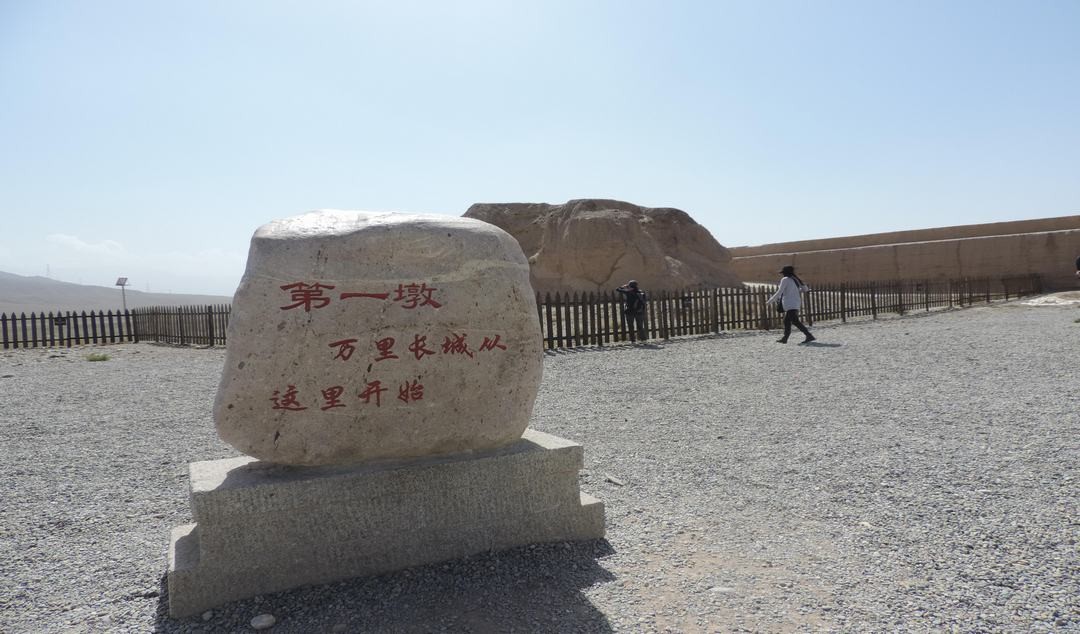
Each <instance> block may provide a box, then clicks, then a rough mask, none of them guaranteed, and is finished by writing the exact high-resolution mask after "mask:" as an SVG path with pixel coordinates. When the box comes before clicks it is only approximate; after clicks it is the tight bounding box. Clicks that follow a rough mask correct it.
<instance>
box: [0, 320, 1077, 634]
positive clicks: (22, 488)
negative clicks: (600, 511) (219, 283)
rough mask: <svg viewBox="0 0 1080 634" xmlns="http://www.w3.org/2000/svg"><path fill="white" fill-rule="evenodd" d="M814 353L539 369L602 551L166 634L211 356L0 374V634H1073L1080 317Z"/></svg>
mask: <svg viewBox="0 0 1080 634" xmlns="http://www.w3.org/2000/svg"><path fill="white" fill-rule="evenodd" d="M814 333H815V334H816V335H817V337H818V342H816V343H815V344H812V345H810V346H798V345H791V344H788V345H786V346H781V345H777V344H776V343H774V340H775V338H776V337H775V333H744V334H735V335H732V334H725V335H720V336H713V337H700V338H687V339H682V340H678V341H671V342H657V343H654V344H649V345H643V346H634V347H630V346H619V347H609V348H604V349H596V348H586V349H579V350H572V351H563V352H556V353H549V354H548V355H547V357H546V359H545V365H544V372H545V374H544V381H543V386H542V387H541V392H540V396H539V398H538V400H537V403H536V408H535V412H534V415H533V423H532V424H533V426H534V427H535V428H537V429H539V430H541V431H545V432H549V433H553V434H556V435H558V436H563V437H565V438H569V439H572V440H575V441H577V442H580V443H582V444H583V445H584V446H585V452H586V458H585V469H584V471H583V472H582V474H581V487H582V490H583V491H585V492H587V493H590V494H592V495H595V496H597V497H599V498H600V499H602V500H603V501H604V502H605V504H606V505H607V539H606V540H602V541H598V542H585V543H571V544H545V545H536V546H530V547H525V548H519V549H516V550H513V551H509V552H503V553H483V554H479V555H476V556H473V557H470V558H468V559H465V560H461V561H454V562H447V563H442V564H436V565H431V566H425V567H420V568H414V569H410V570H404V571H400V572H396V573H391V574H385V575H380V576H377V577H369V578H363V579H354V580H348V581H342V582H339V583H334V584H330V585H326V586H319V587H309V588H301V589H297V590H293V591H289V592H283V593H278V594H273V595H266V596H261V597H257V598H253V599H249V600H245V601H239V602H236V603H231V604H228V605H225V606H221V607H217V608H214V609H213V610H210V611H207V612H206V613H205V614H200V615H197V616H194V617H192V618H189V619H183V620H173V619H170V618H168V616H167V605H166V602H167V596H166V591H165V586H164V575H165V568H166V549H167V546H168V541H169V531H170V530H171V529H172V528H173V527H175V526H177V525H180V524H184V523H188V522H190V521H191V515H190V507H189V504H188V498H187V495H188V492H187V481H186V479H187V463H189V462H192V461H198V460H210V459H216V458H226V457H232V456H236V455H238V454H237V452H236V451H235V450H234V449H232V448H231V447H229V446H227V445H225V444H224V443H222V442H221V441H220V440H219V439H218V438H217V436H216V435H215V433H214V427H213V423H212V420H211V418H210V411H211V403H212V401H213V398H214V394H215V391H216V388H217V381H218V378H219V376H220V373H221V368H222V362H223V356H224V355H223V351H222V350H220V349H191V348H171V347H164V346H157V345H151V344H124V345H115V346H107V347H100V348H72V349H54V350H45V349H28V350H6V351H2V352H0V376H2V377H3V378H0V389H2V392H0V393H2V394H3V404H4V406H3V408H0V430H2V433H3V435H4V439H3V444H2V445H0V446H2V456H0V478H2V481H3V487H0V510H2V517H3V522H2V524H0V531H2V532H0V631H3V632H10V633H23V632H26V633H31V632H32V633H38V632H162V633H179V632H186V633H194V632H204V633H210V632H245V631H254V630H253V626H258V625H260V623H257V622H256V620H257V619H258V618H259V617H261V616H262V615H272V617H273V619H274V621H275V623H274V625H273V626H272V627H271V628H270V630H269V631H272V632H275V633H284V632H303V633H308V632H406V633H409V632H433V631H435V632H437V631H446V632H560V633H561V632H811V631H814V632H816V631H844V632H894V631H934V632H938V631H945V632H948V631H958V632H999V631H1000V632H1039V631H1054V632H1064V631H1080V554H1078V553H1080V544H1078V539H1080V513H1078V504H1077V502H1078V498H1080V494H1078V491H1080V482H1078V479H1080V471H1078V469H1077V467H1078V464H1080V309H1078V307H1077V306H1075V305H1071V306H1070V305H1045V306H1029V305H1023V304H1021V303H1019V302H1011V303H1007V304H995V305H992V306H986V307H976V308H969V309H964V310H950V311H941V312H934V313H929V314H920V315H910V316H906V317H902V318H893V319H884V320H880V321H862V322H859V323H849V324H846V325H839V324H835V325H828V326H820V327H815V328H814ZM794 340H795V339H794V338H793V340H792V343H794ZM90 352H105V353H107V354H109V355H110V358H109V360H107V361H105V362H97V363H90V362H87V361H86V359H85V355H87V354H89V353H90ZM264 620H265V619H264Z"/></svg>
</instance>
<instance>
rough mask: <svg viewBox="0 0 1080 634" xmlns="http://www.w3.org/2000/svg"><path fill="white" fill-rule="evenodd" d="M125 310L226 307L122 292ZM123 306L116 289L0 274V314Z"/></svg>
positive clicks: (211, 300)
mask: <svg viewBox="0 0 1080 634" xmlns="http://www.w3.org/2000/svg"><path fill="white" fill-rule="evenodd" d="M125 295H126V296H127V307H128V308H139V307H142V306H202V305H206V304H228V303H231V302H232V297H227V296H224V295H181V294H178V293H144V292H142V291H134V290H131V289H130V288H129V289H126V290H125ZM122 306H123V301H122V299H121V297H120V288H119V287H117V286H113V287H111V288H110V287H108V286H88V285H85V284H72V283H70V282H58V281H56V280H51V279H49V278H47V277H41V276H34V277H27V276H23V275H15V274H14V273H4V272H3V271H0V313H8V314H10V313H15V314H19V313H27V314H29V313H31V312H35V313H40V312H46V313H47V312H57V311H61V312H63V311H67V310H72V311H83V310H86V311H90V310H119V309H120V308H121V307H122Z"/></svg>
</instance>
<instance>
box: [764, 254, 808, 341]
mask: <svg viewBox="0 0 1080 634" xmlns="http://www.w3.org/2000/svg"><path fill="white" fill-rule="evenodd" d="M780 273H781V274H782V275H783V277H781V278H780V288H778V289H776V292H775V293H773V296H772V297H770V298H769V299H768V300H767V302H768V303H770V304H771V303H773V302H779V303H780V305H781V306H782V307H783V308H784V336H783V337H781V338H779V339H777V340H776V342H777V343H787V340H788V337H790V336H791V326H792V325H794V326H795V327H796V328H798V329H799V330H801V331H802V334H804V335H806V339H803V341H802V342H803V343H810V342H811V341H813V340H814V339H815V337H814V335H812V334H810V331H809V330H807V329H806V326H804V325H803V323H802V321H801V320H800V319H799V309H800V308H802V293H803V292H805V291H809V290H810V289H809V288H808V287H807V286H806V284H803V282H802V280H800V279H799V278H798V276H796V275H795V267H794V266H785V267H784V268H783V269H781V270H780Z"/></svg>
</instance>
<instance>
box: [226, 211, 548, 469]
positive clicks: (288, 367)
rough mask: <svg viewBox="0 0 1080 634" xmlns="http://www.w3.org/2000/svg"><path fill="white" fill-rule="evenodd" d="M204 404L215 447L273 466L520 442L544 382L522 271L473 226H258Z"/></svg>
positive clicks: (510, 252)
mask: <svg viewBox="0 0 1080 634" xmlns="http://www.w3.org/2000/svg"><path fill="white" fill-rule="evenodd" d="M227 336H228V350H227V353H226V358H225V368H224V371H223V373H222V377H221V383H220V385H219V387H218V393H217V399H216V401H215V403H214V420H215V424H216V426H217V431H218V434H219V435H220V436H221V438H222V439H223V440H225V441H226V442H227V443H229V444H230V445H232V446H233V447H235V448H237V449H239V450H240V451H242V452H244V453H245V454H248V455H250V456H254V457H256V458H259V459H261V460H266V461H270V462H275V463H281V464H293V465H332V464H351V463H358V462H366V461H374V460H383V459H400V458H415V457H422V456H431V455H439V454H451V453H462V452H468V451H480V450H487V449H493V448H497V447H501V446H503V445H507V444H510V443H512V442H514V441H516V440H518V439H519V438H520V437H521V435H522V432H524V430H525V428H526V427H527V426H528V422H529V416H530V414H531V412H532V407H533V402H534V401H535V399H536V393H537V390H538V388H539V385H540V378H541V373H542V355H543V352H542V349H541V341H540V328H539V324H538V322H537V313H536V304H535V300H534V299H533V291H532V288H531V287H530V285H529V264H528V261H527V260H526V259H525V256H524V254H523V253H522V251H521V248H520V247H519V246H518V243H517V242H516V241H515V240H514V238H512V237H511V236H510V235H509V234H507V233H506V232H504V231H503V230H501V229H499V228H498V227H495V226H493V225H491V224H488V223H485V222H481V221H479V220H473V219H469V218H453V217H449V216H445V217H444V216H433V215H418V214H399V213H388V212H387V213H374V212H372V213H368V212H356V211H336V210H324V211H316V212H311V213H308V214H303V215H300V216H294V217H291V218H286V219H283V220H276V221H273V222H270V223H268V224H266V225H264V226H262V227H260V228H259V229H258V230H257V231H256V232H255V235H254V236H253V237H252V240H251V249H250V252H249V255H248V261H247V269H246V270H245V272H244V276H243V279H242V280H241V282H240V286H239V288H238V289H237V291H236V295H235V297H234V299H233V309H232V316H231V318H230V321H229V328H228V333H227Z"/></svg>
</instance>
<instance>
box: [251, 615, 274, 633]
mask: <svg viewBox="0 0 1080 634" xmlns="http://www.w3.org/2000/svg"><path fill="white" fill-rule="evenodd" d="M275 623H277V619H276V618H274V615H273V614H260V615H259V616H257V617H255V618H253V619H251V628H252V629H255V630H268V629H270V628H272V627H274V624H275Z"/></svg>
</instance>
